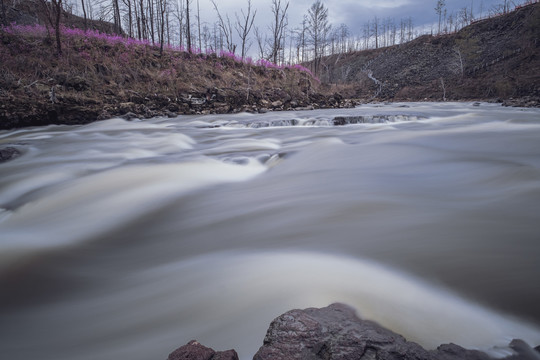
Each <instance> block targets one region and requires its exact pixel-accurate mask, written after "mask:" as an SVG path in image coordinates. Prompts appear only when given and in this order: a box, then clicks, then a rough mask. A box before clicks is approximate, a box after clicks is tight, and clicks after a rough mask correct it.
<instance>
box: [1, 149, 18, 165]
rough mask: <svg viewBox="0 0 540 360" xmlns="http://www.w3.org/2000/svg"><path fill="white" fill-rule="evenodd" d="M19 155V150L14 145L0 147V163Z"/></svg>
mask: <svg viewBox="0 0 540 360" xmlns="http://www.w3.org/2000/svg"><path fill="white" fill-rule="evenodd" d="M20 155H21V153H20V151H19V150H17V149H16V148H14V147H11V146H6V147H4V148H0V163H2V162H5V161H9V160H13V159H15V158H17V157H19V156H20Z"/></svg>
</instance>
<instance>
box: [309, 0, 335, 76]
mask: <svg viewBox="0 0 540 360" xmlns="http://www.w3.org/2000/svg"><path fill="white" fill-rule="evenodd" d="M307 20H308V26H307V33H308V37H309V41H310V43H311V44H312V45H313V56H314V62H313V64H314V71H315V73H318V71H319V62H320V57H321V56H322V54H323V52H324V48H325V47H326V33H327V32H328V31H330V27H331V26H330V24H329V23H328V9H327V8H326V7H325V6H324V5H323V4H322V3H321V0H317V1H315V2H314V3H313V4H312V5H311V7H310V8H309V10H308V16H307Z"/></svg>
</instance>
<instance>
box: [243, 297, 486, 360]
mask: <svg viewBox="0 0 540 360" xmlns="http://www.w3.org/2000/svg"><path fill="white" fill-rule="evenodd" d="M368 359H377V360H395V359H401V360H487V359H489V357H488V356H487V355H486V354H484V353H482V352H479V351H470V350H466V349H463V348H461V347H459V346H457V345H453V344H450V345H442V346H441V347H440V348H439V349H437V350H435V351H427V350H425V349H424V348H422V347H421V346H420V345H418V344H416V343H414V342H409V341H407V340H406V339H405V338H404V337H403V336H401V335H398V334H396V333H394V332H392V331H390V330H387V329H385V328H383V327H381V326H380V325H378V324H377V323H375V322H372V321H368V320H362V319H360V318H359V317H358V316H357V315H356V313H355V311H354V309H352V308H351V307H349V306H347V305H344V304H339V303H336V304H332V305H330V306H328V307H325V308H321V309H316V308H309V309H305V310H292V311H289V312H287V313H285V314H283V315H281V316H279V317H278V318H276V319H275V320H274V321H272V323H271V324H270V327H269V329H268V331H267V333H266V337H265V338H264V342H263V346H262V347H261V348H260V349H259V351H258V352H257V353H256V354H255V356H254V357H253V360H368Z"/></svg>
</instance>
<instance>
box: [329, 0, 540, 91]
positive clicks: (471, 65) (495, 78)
mask: <svg viewBox="0 0 540 360" xmlns="http://www.w3.org/2000/svg"><path fill="white" fill-rule="evenodd" d="M539 39H540V3H536V4H532V5H528V6H525V7H522V8H519V9H517V10H515V11H514V12H512V13H509V14H506V15H502V16H498V17H495V18H491V19H486V20H481V21H478V22H475V23H473V24H472V25H469V26H467V27H465V28H463V29H462V30H460V31H459V32H457V33H454V34H447V35H440V36H429V35H425V36H422V37H419V38H417V39H415V40H413V41H411V42H409V43H406V44H403V45H397V46H393V47H389V48H384V49H377V50H368V51H361V52H354V53H349V54H342V55H335V56H331V57H328V58H325V59H324V63H325V65H326V67H327V69H328V70H327V71H325V73H324V74H321V80H323V81H328V82H330V83H346V84H352V85H353V91H352V94H349V96H359V97H363V98H378V99H384V100H423V99H429V100H444V99H447V100H466V99H502V100H504V99H509V98H512V97H514V98H516V97H533V98H536V99H538V97H539V96H540V57H539V55H540V40H539ZM323 68H324V67H323Z"/></svg>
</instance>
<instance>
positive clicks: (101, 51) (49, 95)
mask: <svg viewBox="0 0 540 360" xmlns="http://www.w3.org/2000/svg"><path fill="white" fill-rule="evenodd" d="M61 38H62V49H63V51H62V55H61V56H58V55H57V53H56V48H55V44H54V41H53V39H52V38H51V37H50V36H48V35H47V31H46V29H45V28H44V27H43V26H40V25H28V26H21V25H11V26H8V27H5V28H0V63H2V68H1V70H0V129H9V128H15V127H22V126H33V125H45V124H80V123H87V122H91V121H95V120H97V119H106V118H110V117H114V116H124V117H126V118H134V117H140V118H144V117H153V116H159V115H164V116H176V115H177V114H197V113H198V114H207V113H228V112H239V111H265V110H266V109H273V110H285V109H301V108H306V107H336V106H351V103H350V102H344V101H342V98H341V97H340V96H339V95H332V94H329V93H328V91H327V90H325V87H324V86H321V85H320V84H319V82H318V80H316V79H314V78H313V77H312V75H311V73H310V72H309V70H307V69H305V68H302V67H301V66H291V67H280V66H276V65H274V64H271V63H269V62H266V61H262V62H258V63H254V62H252V61H251V60H249V59H247V60H245V61H242V59H239V58H237V57H235V56H234V55H233V54H229V53H220V54H189V53H187V52H185V51H183V50H182V49H174V48H166V49H165V50H164V51H163V53H161V52H160V49H159V47H157V46H153V45H151V44H149V43H147V42H144V41H138V40H133V39H127V38H124V37H120V36H116V35H107V34H104V33H100V32H97V31H86V32H85V31H83V30H80V29H71V28H67V27H64V28H63V29H62V37H61Z"/></svg>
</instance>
